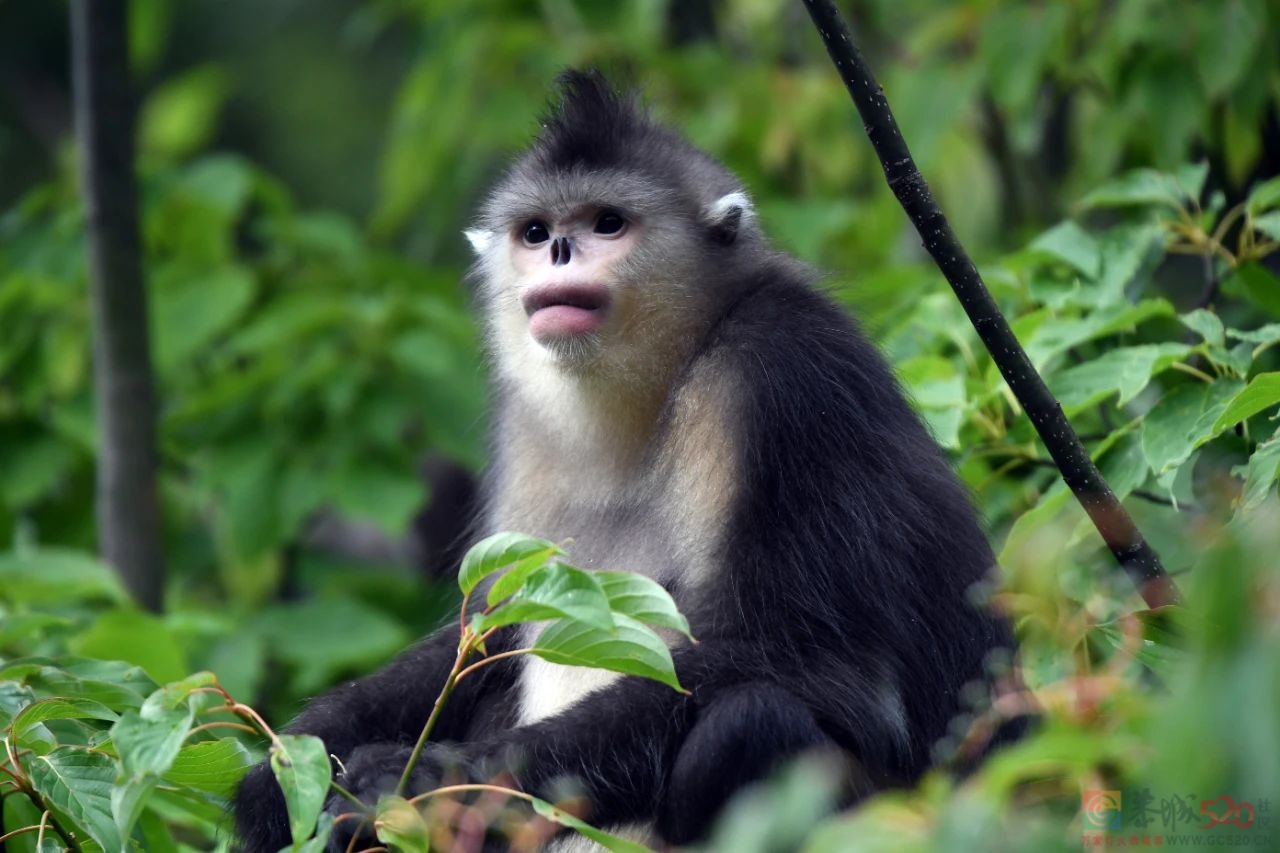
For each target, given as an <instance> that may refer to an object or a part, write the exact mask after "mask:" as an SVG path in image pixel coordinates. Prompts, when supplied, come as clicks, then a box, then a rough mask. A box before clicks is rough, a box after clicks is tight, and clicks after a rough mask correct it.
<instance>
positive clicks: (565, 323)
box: [529, 305, 605, 344]
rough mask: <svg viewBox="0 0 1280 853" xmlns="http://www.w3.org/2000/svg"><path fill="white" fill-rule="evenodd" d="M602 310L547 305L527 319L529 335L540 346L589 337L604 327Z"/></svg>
mask: <svg viewBox="0 0 1280 853" xmlns="http://www.w3.org/2000/svg"><path fill="white" fill-rule="evenodd" d="M604 319H605V312H604V309H603V308H578V307H576V306H574V305H549V306H547V307H546V308H542V309H540V310H538V311H535V312H534V314H533V316H532V317H530V318H529V334H530V335H532V336H533V339H534V340H535V341H537V342H538V343H540V344H548V343H555V342H556V341H559V340H563V339H565V338H576V337H582V336H584V335H589V334H591V333H592V332H595V331H597V330H599V328H600V327H601V326H603V325H604Z"/></svg>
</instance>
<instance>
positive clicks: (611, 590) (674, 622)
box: [594, 572, 693, 640]
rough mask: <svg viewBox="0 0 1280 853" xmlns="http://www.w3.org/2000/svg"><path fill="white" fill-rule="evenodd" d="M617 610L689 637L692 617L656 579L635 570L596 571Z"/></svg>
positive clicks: (614, 609) (612, 608)
mask: <svg viewBox="0 0 1280 853" xmlns="http://www.w3.org/2000/svg"><path fill="white" fill-rule="evenodd" d="M594 574H595V578H596V580H598V581H599V582H600V587H601V588H602V589H603V590H604V594H605V595H606V596H608V598H609V607H610V609H611V610H613V612H614V613H621V614H623V615H625V616H630V617H631V618H632V619H635V620H636V621H637V622H641V623H643V624H645V625H648V626H650V627H651V628H670V629H671V630H673V631H679V632H680V633H681V634H684V635H685V636H686V637H688V638H689V639H691V640H692V639H693V634H691V633H690V632H689V620H687V619H685V618H684V615H683V614H681V613H680V611H679V610H678V609H677V608H676V603H675V600H674V599H672V597H671V594H670V593H668V592H667V591H666V590H665V589H663V587H662V584H660V583H658V582H657V581H655V580H651V579H650V578H647V577H645V576H644V575H637V574H634V573H632V572H595V573H594Z"/></svg>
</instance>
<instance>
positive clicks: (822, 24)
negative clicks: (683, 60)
mask: <svg viewBox="0 0 1280 853" xmlns="http://www.w3.org/2000/svg"><path fill="white" fill-rule="evenodd" d="M804 4H805V6H806V7H807V8H808V10H809V16H810V17H811V18H812V19H813V22H814V24H815V25H816V26H817V28H818V32H819V34H820V35H821V36H822V40H823V42H824V43H825V44H826V46H827V53H828V54H830V56H831V59H832V61H833V62H834V63H835V65H836V69H837V71H838V72H839V73H840V77H841V79H842V80H843V81H844V84H845V87H846V88H847V89H848V90H849V95H850V97H852V98H853V102H854V105H855V106H857V108H858V113H859V114H860V115H861V116H862V121H863V127H864V128H865V130H866V132H867V136H868V137H869V138H870V140H871V144H872V146H873V147H874V148H875V151H876V155H877V156H878V157H879V158H880V165H881V166H882V167H883V168H884V174H885V178H886V180H887V181H888V183H889V187H890V189H892V190H893V193H894V195H895V196H897V198H898V202H899V203H900V204H901V205H902V208H903V210H905V211H906V213H907V216H908V217H909V218H910V219H911V223H912V224H913V225H914V226H915V228H916V231H918V232H919V234H920V238H921V239H922V240H923V242H924V247H925V249H927V250H928V252H929V254H930V255H932V256H933V259H934V261H935V262H936V263H937V265H938V268H939V269H941V270H942V273H943V275H945V276H946V278H947V281H948V282H950V284H951V287H952V289H953V290H954V291H955V293H956V296H957V297H958V298H959V300H960V304H961V305H962V306H963V307H964V310H965V313H967V314H968V315H969V320H970V322H971V323H973V327H974V328H975V329H977V331H978V336H979V337H980V338H982V342H983V344H984V345H985V346H986V348H987V351H988V352H990V353H991V357H992V359H994V360H995V363H996V366H997V367H999V368H1000V373H1001V375H1003V376H1004V378H1005V381H1006V382H1008V383H1009V388H1010V390H1012V391H1013V393H1014V396H1015V397H1017V399H1018V402H1019V403H1020V404H1021V405H1022V408H1023V409H1025V410H1026V412H1027V416H1028V417H1029V418H1030V419H1031V423H1032V425H1033V426H1034V427H1035V428H1036V432H1038V433H1039V434H1040V438H1041V440H1042V441H1043V442H1044V445H1045V447H1046V449H1048V451H1049V455H1050V456H1052V457H1053V461H1054V462H1055V463H1057V466H1058V470H1060V471H1061V472H1062V477H1063V479H1064V480H1066V483H1067V485H1068V486H1069V487H1070V488H1071V491H1072V492H1073V493H1074V494H1075V496H1076V499H1077V500H1078V501H1079V502H1080V505H1081V506H1083V507H1084V510H1085V512H1086V513H1088V515H1089V518H1090V519H1091V520H1092V521H1093V524H1094V526H1095V527H1096V528H1097V529H1098V532H1099V533H1100V534H1101V535H1102V539H1103V541H1105V542H1106V543H1107V547H1108V548H1110V549H1111V553H1112V554H1114V555H1115V557H1116V560H1117V561H1119V563H1120V565H1121V566H1122V567H1123V568H1124V570H1125V571H1126V572H1127V573H1128V574H1129V577H1130V578H1131V579H1132V580H1133V582H1134V584H1135V585H1136V586H1137V588H1138V591H1139V593H1141V595H1142V597H1143V598H1144V599H1145V600H1146V602H1147V604H1148V605H1149V606H1151V607H1159V606H1161V605H1165V604H1172V603H1175V602H1177V601H1178V600H1179V595H1178V590H1177V587H1176V586H1175V585H1174V583H1173V581H1172V580H1171V579H1170V578H1169V576H1168V573H1166V572H1165V570H1164V567H1163V566H1162V565H1161V564H1160V558H1159V557H1158V556H1157V555H1156V553H1155V551H1154V550H1153V549H1152V548H1151V546H1150V545H1148V544H1147V542H1146V540H1145V539H1143V538H1142V534H1141V532H1139V530H1138V528H1137V526H1136V525H1135V524H1134V523H1133V519H1132V518H1131V517H1130V516H1129V513H1128V512H1126V511H1125V509H1124V507H1123V506H1121V505H1120V502H1119V501H1118V500H1116V496H1115V494H1114V493H1113V492H1112V491H1111V488H1110V486H1108V485H1107V482H1106V480H1104V479H1103V477H1102V474H1101V473H1100V472H1099V471H1098V468H1097V466H1095V465H1094V464H1093V460H1092V459H1091V458H1090V457H1089V453H1088V451H1086V450H1085V448H1084V445H1083V444H1081V443H1080V439H1079V438H1078V437H1077V436H1076V433H1075V431H1074V430H1073V429H1072V428H1071V424H1070V423H1069V422H1068V421H1067V418H1066V416H1065V415H1064V414H1063V412H1062V407H1061V406H1060V405H1059V404H1058V401H1057V400H1056V399H1055V398H1054V397H1053V395H1052V394H1051V393H1050V392H1049V389H1048V387H1047V386H1046V385H1045V384H1044V380H1043V379H1041V378H1040V374H1039V373H1037V372H1036V369H1035V367H1034V366H1033V365H1032V364H1031V361H1030V359H1028V358H1027V354H1026V352H1024V351H1023V349H1022V346H1021V344H1019V343H1018V339H1017V337H1015V336H1014V334H1013V331H1012V330H1011V329H1010V328H1009V323H1008V322H1007V321H1006V320H1005V318H1004V315H1003V314H1001V313H1000V309H999V307H998V306H997V305H996V302H995V300H994V299H992V297H991V293H990V292H989V291H988V290H987V286H986V284H984V283H983V281H982V277H981V276H980V275H979V274H978V269H977V267H976V266H974V263H973V261H972V260H971V259H970V258H969V255H968V254H967V253H966V252H965V250H964V247H963V246H961V245H960V241H959V240H958V239H956V236H955V234H954V233H953V232H952V230H951V226H950V225H949V224H948V223H947V220H946V217H945V216H943V214H942V211H941V210H940V209H939V207H938V204H937V202H936V201H935V200H934V198H933V193H932V192H931V191H930V190H929V185H928V184H927V183H925V180H924V177H923V176H922V175H921V174H920V170H919V169H918V168H916V164H915V161H914V160H913V159H912V158H911V152H910V150H908V148H907V143H906V141H905V140H903V138H902V134H901V132H899V130H898V123H897V121H895V120H894V117H893V112H892V111H891V110H890V109H889V103H888V101H887V100H886V99H885V96H884V91H883V90H882V89H881V88H880V84H879V83H878V82H876V79H875V76H874V75H873V74H872V73H871V69H870V68H868V67H867V65H866V63H865V62H864V61H863V59H862V55H861V54H860V53H859V51H858V49H857V47H856V46H855V45H854V43H853V38H852V37H851V36H850V34H849V28H848V27H847V26H846V24H845V22H844V20H843V18H841V16H840V13H839V12H838V11H837V10H836V7H835V4H834V3H833V2H831V0H804Z"/></svg>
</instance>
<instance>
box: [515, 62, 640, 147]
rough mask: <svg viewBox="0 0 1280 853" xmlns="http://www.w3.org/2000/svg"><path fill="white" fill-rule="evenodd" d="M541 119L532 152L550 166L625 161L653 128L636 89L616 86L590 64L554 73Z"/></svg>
mask: <svg viewBox="0 0 1280 853" xmlns="http://www.w3.org/2000/svg"><path fill="white" fill-rule="evenodd" d="M542 124H543V130H542V133H541V134H540V135H539V136H538V139H537V141H536V142H535V143H534V147H533V155H534V157H535V158H536V159H537V161H538V164H539V165H540V166H542V167H543V168H545V169H548V170H551V171H567V170H570V169H573V168H574V167H575V166H576V167H579V168H587V169H597V168H602V167H609V166H614V165H617V164H619V163H621V162H625V161H626V160H627V159H628V154H631V153H633V152H634V151H635V150H636V147H637V143H638V142H641V141H642V140H643V139H644V138H645V137H646V136H649V135H650V134H651V133H653V132H654V131H655V130H656V129H657V126H656V125H655V124H654V123H653V122H652V121H651V120H650V118H649V116H648V114H647V113H646V112H645V111H644V109H643V108H642V107H641V106H640V101H639V97H638V96H637V95H636V94H635V93H634V92H627V93H624V92H619V91H618V90H616V89H614V88H613V87H612V86H611V85H610V84H609V81H608V80H606V79H605V77H604V75H603V74H601V73H600V72H599V71H598V70H596V69H594V68H589V69H585V70H569V71H565V72H564V73H562V74H561V75H560V76H559V77H558V78H557V79H556V96H555V97H554V98H553V100H552V105H551V109H550V110H549V111H548V113H547V114H546V115H544V116H543V122H542Z"/></svg>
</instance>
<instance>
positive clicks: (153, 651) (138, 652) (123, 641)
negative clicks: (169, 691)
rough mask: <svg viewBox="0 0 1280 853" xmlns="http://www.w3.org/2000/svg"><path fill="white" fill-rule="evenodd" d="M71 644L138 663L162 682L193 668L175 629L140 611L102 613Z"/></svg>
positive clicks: (76, 648)
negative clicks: (188, 661)
mask: <svg viewBox="0 0 1280 853" xmlns="http://www.w3.org/2000/svg"><path fill="white" fill-rule="evenodd" d="M68 645H69V646H70V648H71V649H72V651H74V652H76V653H77V654H82V655H86V656H88V657H94V658H101V659H103V660H121V661H128V662H129V663H132V664H136V665H137V666H140V667H142V668H143V669H144V670H146V671H147V674H148V675H150V676H151V677H152V678H154V679H155V680H156V681H160V682H165V681H173V680H175V679H178V678H181V677H182V676H183V674H184V673H186V672H188V671H189V670H190V667H189V666H187V660H186V657H185V656H184V655H183V653H182V647H181V646H180V645H179V644H178V641H177V639H176V638H175V637H174V636H173V632H171V631H170V630H169V628H168V626H166V625H165V624H164V621H163V620H161V619H159V618H157V617H155V616H152V615H151V614H150V613H144V612H143V611H141V610H131V609H130V610H113V611H110V612H108V613H103V614H102V615H101V616H99V617H98V618H97V619H96V620H95V621H94V622H93V624H92V625H91V626H90V627H89V628H88V630H86V631H84V632H83V633H81V634H79V635H78V636H76V637H74V638H72V640H71V641H70V642H69V643H68Z"/></svg>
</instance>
